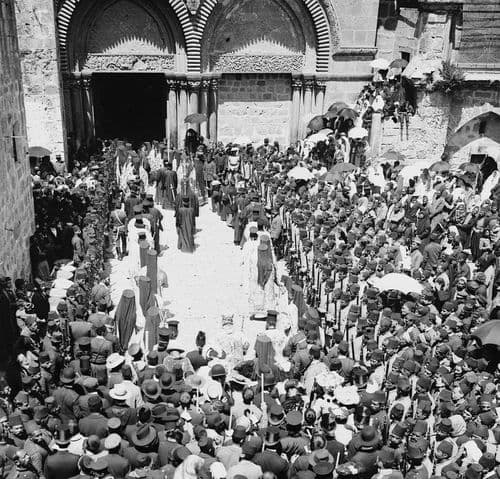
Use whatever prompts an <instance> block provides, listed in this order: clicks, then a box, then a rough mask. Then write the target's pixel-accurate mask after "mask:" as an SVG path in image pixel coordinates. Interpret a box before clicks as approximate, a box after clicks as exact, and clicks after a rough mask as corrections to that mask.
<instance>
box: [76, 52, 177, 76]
mask: <svg viewBox="0 0 500 479" xmlns="http://www.w3.org/2000/svg"><path fill="white" fill-rule="evenodd" d="M174 68H175V60H174V55H173V54H167V55H103V54H100V53H89V54H88V55H87V60H86V61H85V65H84V68H83V69H84V70H92V71H146V72H151V71H156V72H163V71H173V70H174Z"/></svg>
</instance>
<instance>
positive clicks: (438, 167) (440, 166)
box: [429, 161, 451, 173]
mask: <svg viewBox="0 0 500 479" xmlns="http://www.w3.org/2000/svg"><path fill="white" fill-rule="evenodd" d="M450 169H451V167H450V164H449V163H446V161H436V163H433V164H432V165H431V167H430V168H429V170H431V171H435V172H436V173H442V172H444V171H450Z"/></svg>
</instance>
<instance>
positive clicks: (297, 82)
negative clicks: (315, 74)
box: [292, 78, 304, 90]
mask: <svg viewBox="0 0 500 479" xmlns="http://www.w3.org/2000/svg"><path fill="white" fill-rule="evenodd" d="M303 86H304V80H302V78H292V90H300V89H301V88H302V87H303Z"/></svg>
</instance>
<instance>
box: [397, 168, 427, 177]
mask: <svg viewBox="0 0 500 479" xmlns="http://www.w3.org/2000/svg"><path fill="white" fill-rule="evenodd" d="M421 172H422V166H418V165H407V166H404V167H403V168H401V171H400V172H399V173H398V174H399V176H401V178H404V179H405V180H407V179H410V178H415V177H416V176H419V175H420V173H421Z"/></svg>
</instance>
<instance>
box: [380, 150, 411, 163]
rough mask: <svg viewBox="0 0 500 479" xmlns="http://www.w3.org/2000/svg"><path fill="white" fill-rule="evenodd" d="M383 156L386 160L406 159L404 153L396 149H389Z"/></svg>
mask: <svg viewBox="0 0 500 479" xmlns="http://www.w3.org/2000/svg"><path fill="white" fill-rule="evenodd" d="M381 158H383V159H384V160H386V161H404V160H405V159H406V157H405V156H404V155H402V154H401V153H400V152H399V151H395V150H387V151H386V152H385V153H384V154H383V155H382V157H381Z"/></svg>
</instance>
